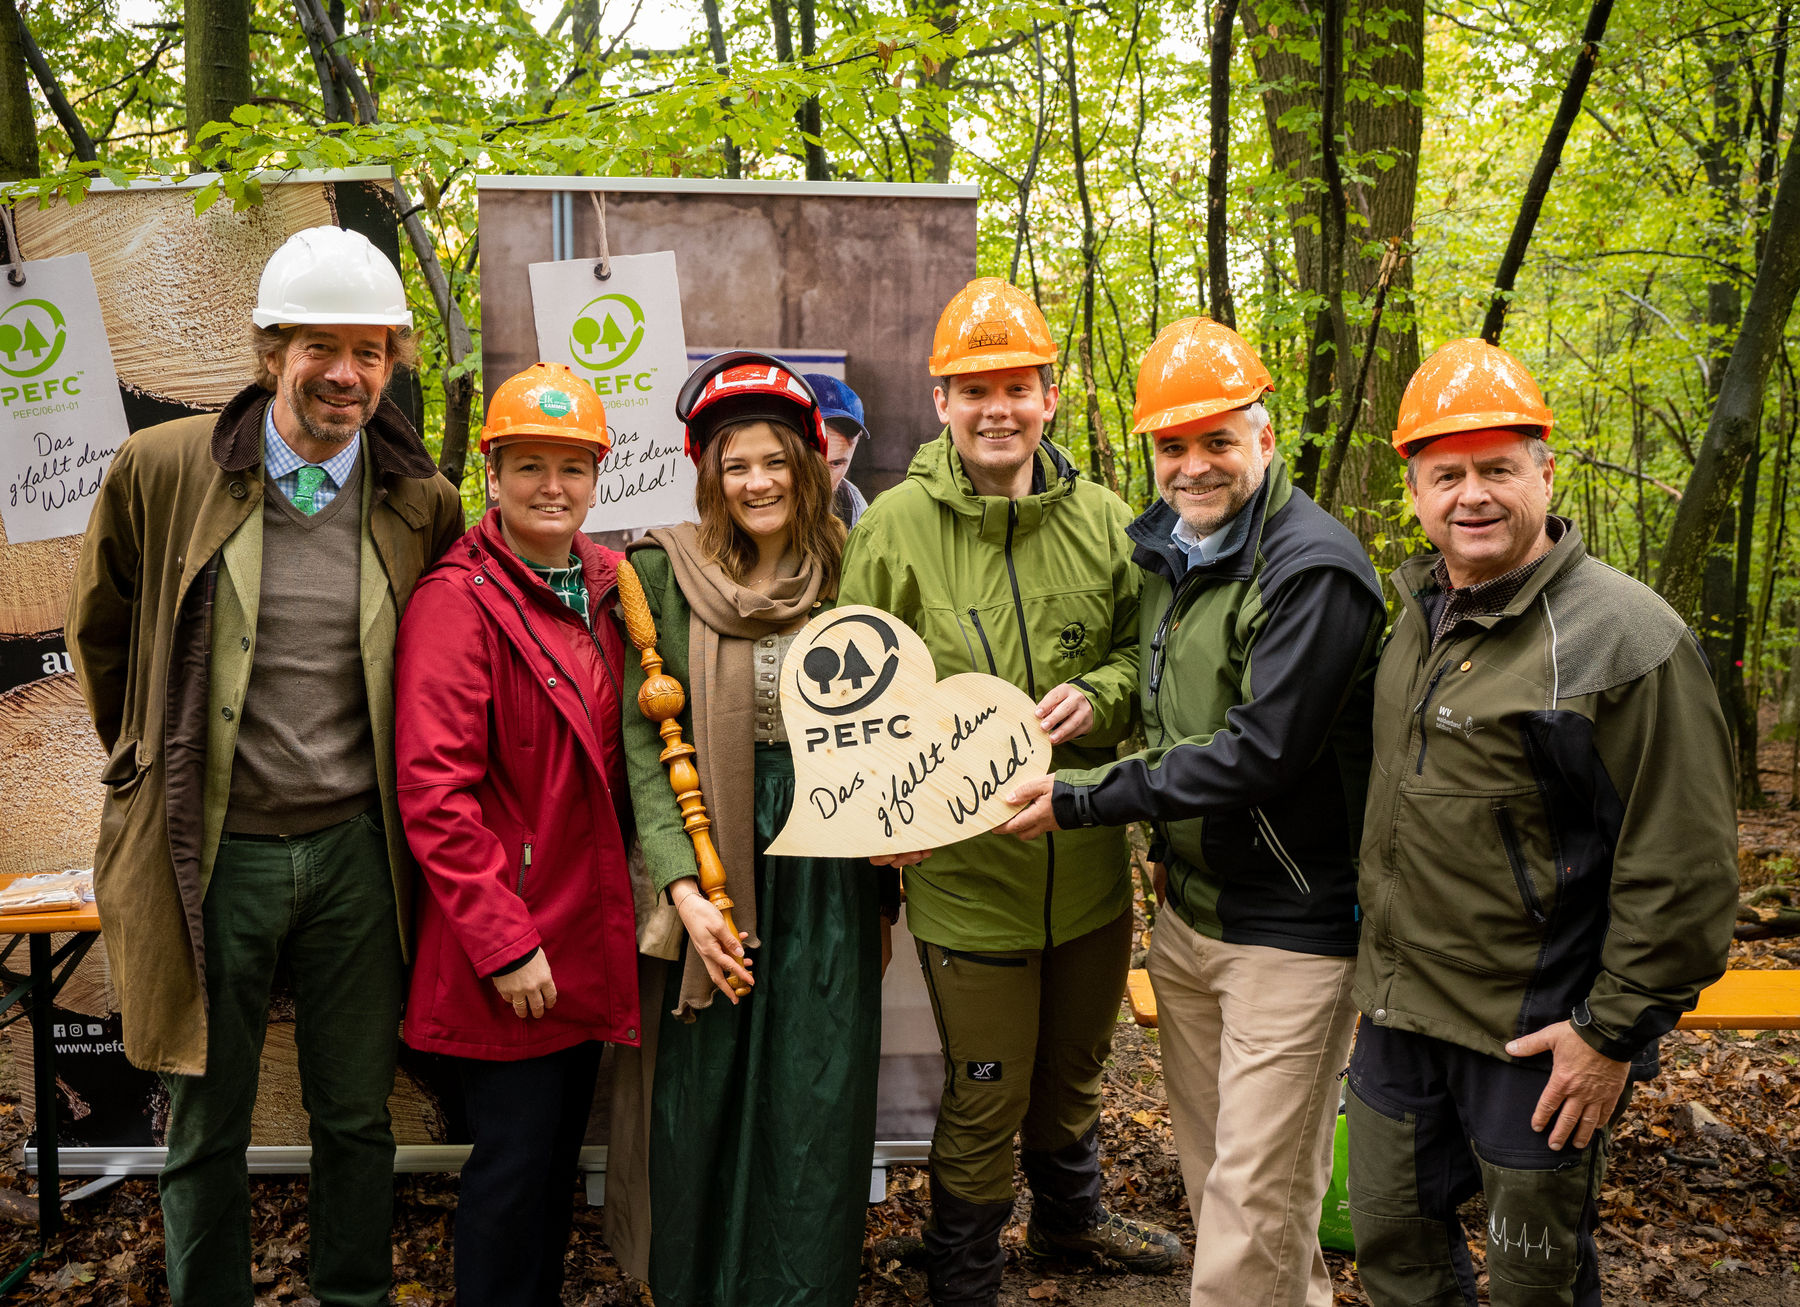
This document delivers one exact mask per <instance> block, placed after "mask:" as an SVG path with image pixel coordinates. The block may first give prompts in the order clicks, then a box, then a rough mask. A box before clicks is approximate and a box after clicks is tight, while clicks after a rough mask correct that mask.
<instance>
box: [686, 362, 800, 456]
mask: <svg viewBox="0 0 1800 1307" xmlns="http://www.w3.org/2000/svg"><path fill="white" fill-rule="evenodd" d="M675 416H676V418H677V419H678V420H679V421H680V422H681V423H682V424H683V426H685V427H686V429H687V442H686V448H687V456H688V457H689V458H691V459H693V460H694V462H695V463H698V462H699V461H700V456H701V455H702V454H703V453H705V452H706V445H707V442H708V441H709V440H711V439H712V436H713V433H714V432H715V431H717V430H718V429H719V428H720V427H722V426H724V425H725V424H726V423H728V422H754V421H763V422H782V423H785V424H786V425H788V426H790V427H792V428H794V430H796V431H798V432H799V433H800V438H801V439H802V440H804V441H805V442H806V443H807V445H808V446H809V447H811V448H812V449H813V450H815V451H816V452H817V453H818V455H819V457H820V458H824V457H825V449H826V444H825V419H824V417H823V415H822V414H821V413H820V412H819V397H818V396H817V395H815V394H814V393H813V388H812V387H811V386H809V385H808V384H807V383H806V380H805V378H803V377H802V376H801V375H800V374H799V373H798V372H795V371H794V370H793V369H792V368H790V367H788V366H787V364H785V363H783V362H782V361H781V360H780V359H778V358H773V357H771V356H770V355H767V354H759V353H757V352H756V351H755V350H749V349H734V350H730V351H728V352H726V353H724V354H715V355H714V356H713V357H712V358H709V359H707V360H706V362H704V363H702V364H701V365H700V366H699V367H697V368H695V369H694V371H693V372H692V374H690V375H689V377H688V379H687V381H686V382H685V383H684V384H683V385H682V387H681V393H680V394H679V395H677V396H676V397H675Z"/></svg>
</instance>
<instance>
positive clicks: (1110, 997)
mask: <svg viewBox="0 0 1800 1307" xmlns="http://www.w3.org/2000/svg"><path fill="white" fill-rule="evenodd" d="M1055 357H1056V346H1055V344H1054V343H1053V342H1052V340H1051V338H1050V331H1049V328H1048V326H1047V325H1046V324H1045V323H1044V319H1043V315H1042V314H1041V313H1039V312H1038V308H1037V305H1036V304H1034V303H1032V301H1031V299H1030V297H1029V296H1027V295H1025V294H1024V293H1023V292H1021V291H1019V290H1018V289H1016V288H1015V287H1013V286H1010V285H1008V284H1007V283H1005V282H1003V281H1001V280H999V279H998V278H993V277H986V278H980V279H977V280H976V281H973V282H971V283H969V285H968V286H967V287H966V288H964V290H963V291H962V292H961V293H959V294H958V295H957V296H956V298H954V299H953V300H951V302H950V304H949V306H948V307H947V308H946V309H945V310H944V314H943V317H942V319H941V320H940V321H939V323H938V330H937V338H936V340H935V342H934V345H933V350H932V360H931V367H932V373H933V375H934V376H936V377H938V378H940V380H939V382H938V388H937V390H936V392H935V394H936V402H937V409H938V417H939V419H940V420H942V421H943V422H944V424H945V426H946V428H947V430H946V431H945V433H944V434H943V435H942V436H940V437H939V438H938V439H937V440H934V441H932V442H931V443H930V444H927V445H925V446H924V447H923V448H922V449H920V450H919V452H918V454H917V455H916V456H915V457H914V458H913V462H912V466H911V468H910V469H909V471H908V474H907V479H906V480H905V481H904V482H902V483H901V484H900V485H898V486H896V487H894V488H893V489H892V490H890V491H888V492H887V493H886V494H884V495H882V496H881V497H880V498H878V499H877V500H876V501H875V503H874V504H872V505H870V507H869V510H868V512H867V513H865V514H864V515H863V517H862V519H861V521H860V522H859V523H858V524H857V527H856V530H854V531H852V532H851V533H850V540H849V544H848V545H847V546H846V548H845V551H844V576H843V582H842V585H841V586H840V588H839V601H840V602H841V603H846V604H871V605H874V606H875V607H877V608H882V609H885V610H886V611H888V612H890V613H893V614H894V615H895V616H897V617H899V618H900V619H901V620H902V621H904V622H906V623H907V624H908V625H909V626H911V627H912V628H913V629H914V630H915V631H917V632H918V633H919V635H920V637H921V638H922V639H923V640H924V641H925V643H926V645H927V647H929V648H930V650H931V654H932V657H933V659H934V660H935V661H936V663H937V672H938V675H939V676H940V677H945V676H951V675H954V674H956V673H958V672H968V671H977V672H987V673H990V674H992V675H996V676H1001V677H1004V678H1005V679H1007V680H1009V681H1011V682H1012V683H1013V684H1014V685H1017V686H1018V687H1019V688H1021V689H1023V690H1025V691H1026V692H1027V693H1028V694H1030V695H1031V696H1032V698H1034V699H1037V700H1039V708H1038V716H1039V719H1040V720H1041V721H1042V723H1043V725H1044V728H1045V730H1047V731H1048V732H1049V733H1050V738H1051V742H1052V744H1053V745H1054V746H1055V747H1054V750H1053V753H1052V758H1053V759H1054V760H1055V761H1056V762H1057V763H1058V764H1059V765H1062V766H1071V767H1074V766H1088V767H1091V766H1094V765H1096V764H1097V763H1099V762H1100V761H1102V760H1103V759H1105V758H1107V757H1109V756H1110V755H1111V751H1112V747H1113V746H1115V745H1117V744H1118V742H1119V741H1121V740H1123V739H1124V738H1125V737H1126V735H1127V734H1128V733H1129V732H1130V730H1131V725H1132V709H1133V706H1134V692H1135V689H1136V684H1137V653H1138V648H1137V596H1138V577H1137V571H1136V569H1135V568H1134V567H1133V566H1132V565H1131V559H1130V554H1129V551H1128V548H1127V542H1126V540H1125V536H1124V527H1125V524H1126V523H1127V522H1128V521H1129V520H1130V510H1129V509H1128V508H1126V507H1125V504H1124V503H1123V502H1122V501H1121V500H1120V499H1119V497H1118V496H1117V495H1114V494H1113V493H1112V492H1110V491H1108V490H1107V489H1105V488H1104V487H1102V486H1097V485H1095V484H1093V483H1092V482H1089V481H1082V480H1080V479H1079V478H1078V477H1077V476H1076V473H1075V469H1074V467H1073V466H1072V465H1071V464H1070V462H1069V460H1068V459H1067V458H1066V457H1065V456H1064V455H1063V454H1062V452H1061V451H1060V450H1058V449H1056V448H1055V447H1054V446H1053V445H1051V444H1049V443H1048V442H1047V441H1045V440H1044V429H1045V426H1046V424H1047V423H1048V421H1049V420H1050V418H1051V417H1052V416H1053V415H1054V413H1055V411H1056V399H1057V391H1056V386H1055V384H1054V381H1053V378H1052V377H1051V376H1050V373H1051V368H1050V366H1049V364H1050V363H1051V362H1052V361H1053V360H1054V359H1055ZM882 861H888V860H885V859H884V860H882ZM898 861H899V862H900V863H901V864H914V865H911V868H910V870H908V871H907V873H906V896H907V897H906V902H907V909H906V910H907V926H908V929H910V930H911V932H912V934H913V936H914V938H915V939H917V940H918V941H919V961H920V965H921V966H922V967H923V968H924V971H925V980H926V985H927V988H928V990H929V992H930V995H931V1003H932V1010H933V1012H934V1014H935V1015H936V1017H937V1021H938V1029H939V1034H940V1037H941V1039H942V1042H943V1045H944V1056H945V1063H946V1065H945V1082H944V1094H943V1099H942V1102H941V1106H940V1107H939V1111H938V1122H937V1129H936V1131H935V1132H934V1134H933V1136H932V1144H931V1195H932V1218H931V1223H930V1224H929V1225H928V1226H927V1229H926V1231H925V1245H926V1269H927V1275H928V1279H929V1281H930V1286H931V1296H932V1302H933V1303H935V1304H939V1305H940V1307H948V1305H951V1304H954V1305H955V1307H965V1305H966V1307H987V1305H988V1304H991V1303H993V1302H994V1301H995V1300H996V1297H997V1295H998V1293H999V1287H1000V1278H1001V1271H1002V1269H1003V1267H1004V1265H1005V1253H1004V1251H1003V1250H1002V1249H1001V1247H1000V1232H1001V1230H1002V1229H1003V1228H1004V1226H1005V1224H1006V1220H1007V1217H1008V1216H1009V1215H1010V1214H1011V1212H1012V1206H1013V1182H1012V1174H1013V1137H1014V1135H1015V1134H1018V1133H1020V1132H1021V1130H1022V1132H1023V1138H1022V1143H1023V1158H1022V1160H1023V1164H1024V1169H1025V1174H1026V1178H1027V1179H1028V1180H1029V1181H1030V1183H1031V1188H1032V1193H1033V1196H1034V1198H1033V1206H1032V1214H1031V1223H1030V1227H1029V1229H1028V1232H1027V1246H1028V1247H1030V1248H1032V1249H1033V1250H1035V1251H1038V1252H1049V1251H1051V1250H1052V1249H1056V1250H1061V1251H1075V1252H1081V1253H1083V1254H1098V1255H1101V1256H1104V1257H1107V1258H1110V1259H1112V1260H1114V1261H1119V1262H1124V1263H1126V1264H1128V1265H1131V1266H1133V1267H1135V1268H1136V1269H1140V1270H1169V1269H1172V1268H1173V1267H1174V1266H1176V1265H1178V1264H1179V1260H1180V1244H1179V1243H1178V1242H1177V1241H1175V1239H1174V1238H1173V1236H1171V1235H1169V1234H1167V1233H1166V1232H1164V1231H1160V1230H1157V1229H1155V1228H1154V1227H1151V1226H1143V1225H1139V1224H1138V1223H1136V1222H1132V1221H1128V1220H1126V1219H1124V1218H1123V1217H1120V1216H1117V1215H1115V1214H1113V1213H1110V1212H1108V1211H1107V1210H1106V1208H1105V1206H1104V1205H1103V1204H1102V1203H1101V1202H1100V1196H1099V1195H1100V1167H1099V1142H1098V1130H1099V1117H1100V1081H1101V1069H1102V1066H1103V1064H1104V1062H1105V1060H1106V1056H1107V1053H1108V1052H1109V1051H1110V1049H1111V1047H1112V1031H1113V1025H1114V1023H1115V1021H1116V1020H1117V1017H1118V1008H1119V999H1120V997H1121V996H1122V994H1123V992H1124V986H1125V973H1126V970H1127V967H1128V964H1129V954H1130V947H1131V910H1130V909H1131V894H1130V884H1129V879H1128V867H1129V858H1128V852H1127V848H1126V844H1125V834H1124V832H1123V831H1122V830H1119V829H1117V828H1114V829H1108V830H1091V831H1077V832H1073V833H1071V834H1070V835H1068V836H1057V837H1056V838H1055V839H1054V840H1045V841H1042V842H1040V843H1038V844H1035V845H1026V844H1022V843H1021V842H1019V841H1018V840H1015V839H1010V838H1008V837H1006V836H1002V835H992V834H989V835H982V836H977V837H976V838H974V839H970V840H964V841H962V842H961V843H959V844H955V845H952V846H950V847H948V848H945V849H940V850H937V851H936V852H935V853H934V854H933V855H932V856H931V857H930V859H929V861H924V862H918V861H917V859H916V858H913V857H906V858H901V859H899V860H898Z"/></svg>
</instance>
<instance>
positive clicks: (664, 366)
mask: <svg viewBox="0 0 1800 1307" xmlns="http://www.w3.org/2000/svg"><path fill="white" fill-rule="evenodd" d="M598 263H599V260H598V259H566V260H563V261H561V262H557V263H534V264H532V265H531V266H530V276H531V305H532V315H533V318H534V319H535V323H536V326H537V347H538V357H539V358H540V359H542V360H545V361H547V362H558V363H567V364H568V365H569V366H570V367H572V368H574V369H575V372H576V374H577V375H578V376H581V377H583V378H584V379H586V380H587V381H588V382H590V383H591V384H592V385H593V387H594V390H595V392H596V393H598V394H599V396H600V401H601V403H603V404H605V405H606V425H607V428H608V430H609V431H611V433H612V439H613V445H612V450H611V452H610V453H608V454H607V456H606V458H605V459H604V460H602V461H601V464H600V483H599V489H598V492H597V495H596V499H595V505H594V511H593V513H592V514H591V515H590V516H589V517H588V521H587V530H589V531H620V530H628V529H634V528H640V527H652V526H666V525H668V524H669V523H671V522H683V521H686V520H687V519H689V518H691V517H692V516H693V515H694V468H693V465H692V464H691V463H689V462H688V459H687V456H686V455H685V454H684V453H683V452H682V429H681V423H679V422H677V421H676V420H675V396H676V395H677V394H678V393H679V392H680V390H681V383H682V382H683V381H685V380H686V379H687V374H688V366H687V340H686V336H685V334H684V332H683V329H682V321H681V286H680V283H679V282H678V281H677V279H676V274H675V256H674V255H673V254H671V253H667V252H664V253H660V254H631V255H621V256H618V257H616V258H614V259H613V260H612V261H611V263H612V272H611V275H610V276H609V277H607V279H606V280H605V281H601V280H599V279H598V278H597V277H596V276H595V268H596V266H597V265H598Z"/></svg>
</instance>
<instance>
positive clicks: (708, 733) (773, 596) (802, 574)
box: [648, 522, 823, 1020]
mask: <svg viewBox="0 0 1800 1307" xmlns="http://www.w3.org/2000/svg"><path fill="white" fill-rule="evenodd" d="M648 539H650V540H651V541H653V542H654V543H656V544H657V545H660V546H661V547H662V550H663V552H664V553H666V554H668V556H669V563H670V565H671V566H672V567H673V569H674V573H675V583H676V585H678V586H680V587H681V594H682V597H683V598H685V599H686V600H687V602H688V608H689V609H690V611H691V614H692V615H691V616H690V618H689V620H688V680H689V682H690V684H689V685H688V687H687V691H688V703H689V704H690V705H691V707H692V709H693V714H694V748H695V750H696V751H697V754H698V757H697V758H696V760H695V761H696V762H697V764H698V766H699V768H700V792H701V793H702V794H703V795H705V796H706V810H707V812H708V813H710V814H711V815H712V819H713V827H712V837H713V845H714V847H715V848H717V849H718V851H719V861H720V862H722V863H724V865H725V892H726V893H727V894H729V895H730V896H731V901H732V903H733V905H734V906H733V908H732V916H733V917H734V918H735V919H736V921H737V925H738V929H739V930H741V931H745V932H746V933H748V934H749V936H750V938H749V940H748V941H747V944H748V946H749V947H751V948H754V947H756V946H757V945H759V944H761V943H762V940H761V939H760V938H759V937H758V935H757V933H756V877H755V868H754V862H753V860H754V858H755V853H756V849H755V844H756V821H755V816H754V806H755V803H756V789H755V781H756V753H755V746H756V701H755V681H754V676H755V671H754V666H753V651H752V646H753V645H754V644H755V642H756V641H758V640H760V639H762V638H763V637H764V636H766V635H775V634H779V633H780V632H782V631H786V630H788V629H789V628H791V627H793V626H794V625H795V624H796V623H797V622H801V621H804V620H805V619H806V617H807V616H808V615H809V614H810V613H811V612H812V610H813V604H814V603H815V602H816V601H817V600H818V599H819V598H820V595H819V588H820V584H821V582H822V580H823V577H822V576H821V575H820V573H819V569H818V567H817V566H816V565H814V566H809V567H806V568H803V569H802V570H799V571H797V572H788V571H785V570H784V571H783V573H782V574H781V575H780V576H778V577H777V579H776V581H775V583H774V584H773V585H772V586H770V588H769V593H767V594H762V593H760V592H758V591H756V590H752V589H750V588H749V587H747V586H741V585H739V584H738V583H737V582H736V581H733V580H732V579H731V578H730V577H729V576H728V575H726V572H725V569H724V568H723V567H721V566H719V564H718V563H717V562H715V561H713V559H712V558H711V557H710V556H708V555H707V553H706V552H705V550H703V549H702V548H701V547H700V539H699V532H698V530H697V528H696V527H695V525H694V524H693V523H692V522H683V523H682V524H681V525H679V526H669V527H658V528H657V529H656V530H654V531H652V532H650V533H649V536H648ZM791 566H795V564H792V563H784V568H785V567H791ZM717 993H718V990H716V989H715V988H714V987H713V984H712V981H711V980H710V979H709V978H708V976H707V974H706V964H705V963H703V962H702V961H701V960H700V954H699V953H698V951H696V950H695V949H692V948H690V949H689V950H688V955H687V965H686V967H685V969H684V970H683V971H682V973H681V999H680V1002H679V1003H677V1004H676V1007H675V1015H676V1016H678V1017H681V1018H682V1019H683V1020H692V1019H693V1013H694V1012H695V1011H697V1010H698V1009H700V1008H704V1007H710V1006H712V1001H713V997H714V996H715V995H716V994H717Z"/></svg>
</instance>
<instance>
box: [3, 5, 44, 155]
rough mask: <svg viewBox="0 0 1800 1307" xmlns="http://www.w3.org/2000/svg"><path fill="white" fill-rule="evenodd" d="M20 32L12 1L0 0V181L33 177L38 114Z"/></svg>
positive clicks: (17, 13)
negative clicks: (33, 104) (34, 105)
mask: <svg viewBox="0 0 1800 1307" xmlns="http://www.w3.org/2000/svg"><path fill="white" fill-rule="evenodd" d="M22 37H23V29H22V28H21V27H20V24H19V10H18V7H17V6H16V5H15V4H14V3H13V0H0V181H9V182H11V181H18V180H19V179H20V178H21V177H36V176H37V175H38V173H39V171H40V168H39V165H38V142H37V112H36V110H35V109H34V108H33V107H32V103H31V74H30V73H29V72H27V71H26V68H25V45H24V41H23V39H22Z"/></svg>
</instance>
